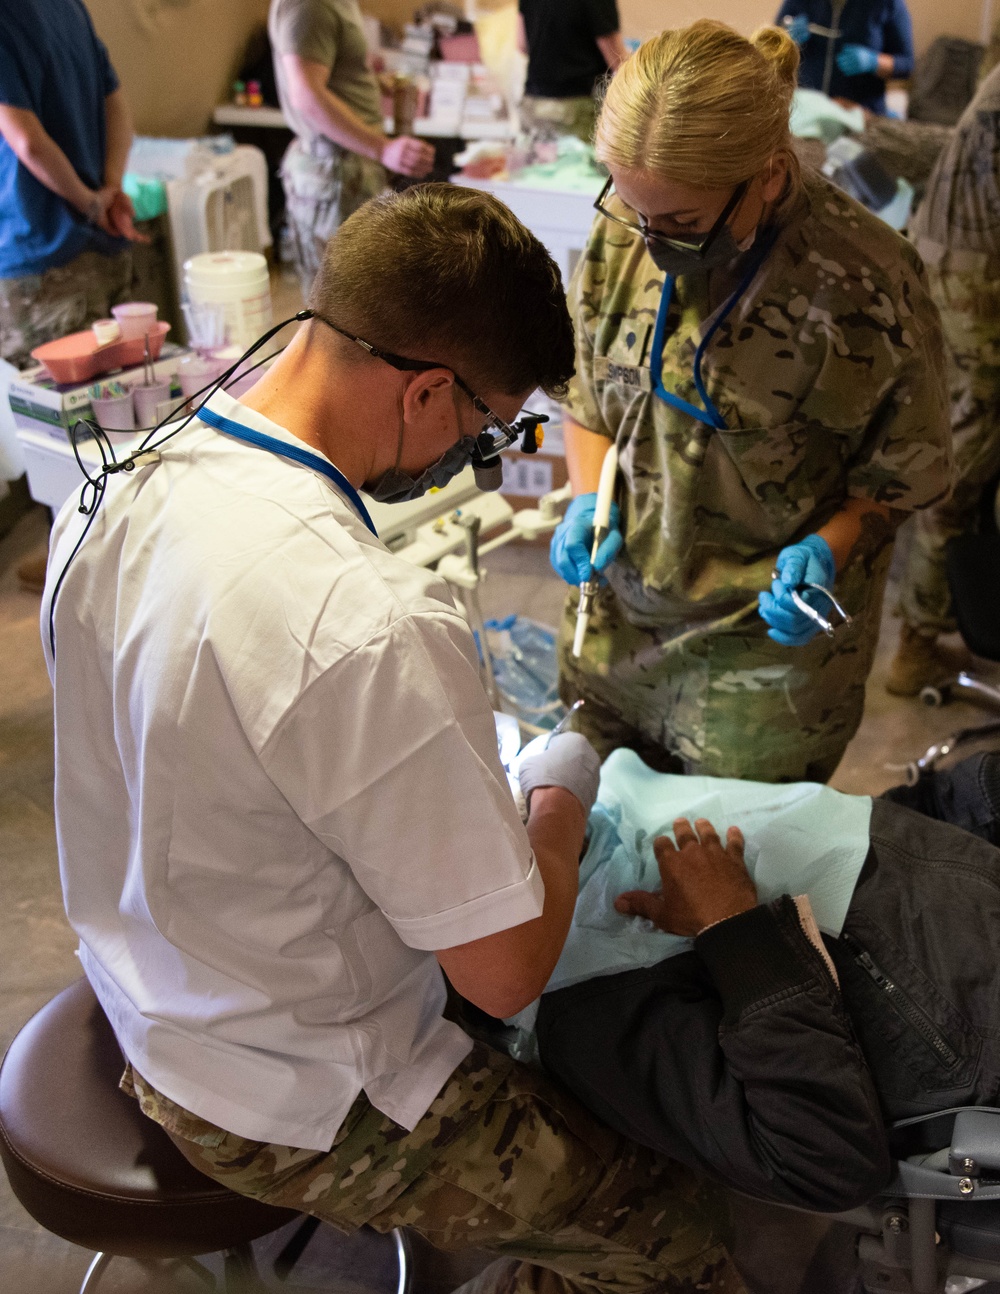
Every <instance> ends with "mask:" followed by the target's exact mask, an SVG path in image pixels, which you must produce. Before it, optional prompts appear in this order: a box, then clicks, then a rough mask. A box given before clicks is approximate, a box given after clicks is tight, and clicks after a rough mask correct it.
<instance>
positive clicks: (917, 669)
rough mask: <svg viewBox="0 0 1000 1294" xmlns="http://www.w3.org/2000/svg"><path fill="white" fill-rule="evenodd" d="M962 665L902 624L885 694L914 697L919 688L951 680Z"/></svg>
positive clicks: (948, 653) (934, 642)
mask: <svg viewBox="0 0 1000 1294" xmlns="http://www.w3.org/2000/svg"><path fill="white" fill-rule="evenodd" d="M964 663H965V662H963V661H960V660H959V659H958V657H957V655H956V654H955V653H954V652H951V651H948V650H947V649H946V648H942V647H939V646H938V644H937V641H936V639H935V638H928V637H926V636H925V635H924V634H921V633H918V632H917V630H916V629H913V628H911V627H910V626H909V625H908V624H906V623H905V622H904V624H903V627H902V629H901V630H900V634H899V646H898V647H897V648H896V654H895V656H894V657H893V658H892V664H891V665H890V666H889V676H888V678H887V679H886V681H885V690H886V691H887V692H891V693H892V695H893V696H917V695H919V693H920V691H921V689H922V688H925V687H930V686H932V685H936V684H939V683H944V682H945V681H946V680H947V679H950V678H954V677H955V675H956V674H957V673H958V671H959V670H960V669H962V668H963V666H964Z"/></svg>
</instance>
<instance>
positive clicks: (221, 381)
mask: <svg viewBox="0 0 1000 1294" xmlns="http://www.w3.org/2000/svg"><path fill="white" fill-rule="evenodd" d="M312 317H313V316H312V311H311V310H300V311H298V313H297V314H294V315H292V316H291V318H290V319H284V320H282V322H281V323H279V324H275V325H274V327H273V328H269V329H268V331H267V332H266V333H264V334H263V336H261V337H258V338H257V340H256V341H255V342H254V343H253V345H252V346H250V347H248V349H247V350H245V351H244V352H243V354H242V355H241V356H240V357H239V359H237V360H236V361H235V362H234V363H233V364H231V365H230V366H229V368H227V369H226V371H225V372H224V373H222V374H220V375H219V377H217V378H215V379H214V381H212V382H209V383H208V385H207V386H203V387H202V388H201V390H200V391H196V392H195V393H194V395H192V396H189V397H188V399H186V400H182V401H181V402H180V403H179V404H177V405H176V406H175V407H174V408H173V409H171V411H170V412H169V413H168V414H167V415H166V417H164V418H161V419H160V421H159V422H158V423H157V424H156V426H155V427H151V428H149V430H148V431H147V432H146V436H145V438H144V439H143V440H142V442H141V443H140V445H139V448H138V449H136V450H133V451H132V453H130V454H129V455H128V457H127V458H124V459H123V460H122V461H121V462H119V461H118V458H117V456H116V454H115V449H114V445H112V443H111V440H110V438H109V436H108V434H107V432H106V431H104V429H103V428H102V427H100V426H99V425H98V424H97V422H96V421H94V420H91V419H85V418H78V419H77V420H76V422H74V423H73V425H72V427H71V428H70V432H69V439H70V444H71V445H72V446H73V454H74V456H75V458H76V461H77V464H78V465H79V468H80V471H81V472H82V473H83V475H84V477H85V478H86V480H85V481H84V483H83V485H82V487H81V489H80V505H79V511H80V512H82V513H83V514H84V515H85V516H86V518H87V524H86V525H85V526H84V528H83V531H82V532H81V534H80V537H79V539H78V540H77V541H76V543H75V544H74V545H73V551H72V552H71V553H70V555H69V557H68V558H67V559H66V564H65V565H64V566H63V568H62V570H61V571H60V572H59V577H58V579H57V580H56V582H55V585H54V586H53V589H52V597H51V599H50V600H49V650H50V651H51V653H52V659H53V660H55V654H56V624H55V610H56V599H57V598H58V597H59V591H60V590H61V588H62V586H63V582H64V580H65V579H66V574H67V572H68V571H69V568H70V566H71V565H72V563H73V559H74V558H75V557H76V555H77V553H78V552H79V551H80V549H81V547H82V546H83V541H84V540H85V539H86V538H87V535H88V534H89V533H90V528H91V526H92V525H93V524H94V518H95V517H96V516H97V513H98V510H99V508H100V506H101V504H102V503H103V502H104V495H105V492H106V490H107V485H108V477H109V476H114V475H116V474H117V473H118V472H134V471H135V469H136V468H137V467H142V466H144V465H145V464H144V463H143V462H142V460H143V459H144V458H145V457H146V455H155V454H158V453H159V451H160V449H161V448H162V447H163V446H164V445H165V444H166V443H167V441H168V440H172V439H173V438H174V436H176V435H177V434H178V433H179V432H181V431H183V430H184V428H185V427H187V426H188V425H189V424H190V423H192V422H193V421H194V420H195V419H196V418H197V416H198V414H199V413H200V412H201V410H202V408H203V407H204V405H205V404H206V403H207V401H208V400H209V399H210V398H211V397H212V396H213V395H214V394H215V392H216V391H219V390H221V389H222V388H223V387H224V386H225V385H226V383H227V382H229V381H231V379H232V378H233V377H235V376H236V374H237V370H238V369H240V368H241V366H242V365H243V364H244V363H246V361H247V360H248V359H249V358H250V356H251V355H255V354H256V353H257V351H259V350H260V348H261V347H262V346H266V345H267V343H268V342H269V341H270V340H271V338H272V337H273V336H274V335H275V334H276V333H279V332H281V330H282V328H287V327H288V325H289V324H291V323H304V322H305V321H306V320H307V319H311V318H312ZM270 359H273V356H271V355H265V356H264V358H263V359H261V360H258V361H257V363H256V364H252V365H251V366H250V367H249V368H248V369H245V370H244V371H243V372H242V373H240V374H239V376H240V377H241V378H243V377H246V375H247V373H252V372H254V370H255V369H258V368H260V366H261V365H262V364H266V363H267V362H268V360H270ZM201 396H203V397H204V399H202V400H201V402H200V403H199V404H198V405H196V406H195V407H194V408H193V409H192V410H191V412H190V413H189V414H188V416H187V417H186V418H184V419H183V420H182V421H180V422H178V424H177V425H176V426H175V427H173V428H172V429H171V430H170V431H169V432H167V434H166V435H165V436H163V437H161V438H160V439H159V440H156V441H154V440H153V437H154V436H155V435H156V433H157V432H158V431H161V430H162V429H163V428H164V427H166V426H168V425H169V424H170V422H171V419H173V418H174V417H176V415H177V414H178V413H179V412H180V410H182V409H183V408H184V407H185V405H186V404H189V403H190V402H192V401H194V400H197V399H199V397H201ZM81 425H82V426H84V427H86V428H87V429H88V430H89V431H90V432H91V433H92V435H93V438H94V441H95V442H96V444H97V448H98V449H99V451H100V454H101V466H100V468H99V469H98V471H97V473H96V475H94V476H91V474H90V472H89V471H88V470H87V466H86V464H85V463H84V461H83V459H82V457H81V456H80V449H79V443H78V437H77V428H78V427H80V426H81ZM139 430H140V431H143V430H146V429H145V428H140V429H139ZM147 461H148V462H154V461H155V459H153V458H149V459H147Z"/></svg>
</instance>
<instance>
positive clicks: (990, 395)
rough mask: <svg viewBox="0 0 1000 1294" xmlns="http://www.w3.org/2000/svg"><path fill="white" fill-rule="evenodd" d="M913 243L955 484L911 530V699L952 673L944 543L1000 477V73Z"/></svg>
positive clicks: (973, 111)
mask: <svg viewBox="0 0 1000 1294" xmlns="http://www.w3.org/2000/svg"><path fill="white" fill-rule="evenodd" d="M911 237H912V238H913V240H914V242H915V244H916V247H917V251H918V252H919V253H920V255H921V256H922V258H923V260H924V263H925V265H926V266H927V274H928V278H929V280H930V287H931V294H932V296H933V297H934V300H935V302H936V303H937V305H938V307H939V308H940V311H941V322H942V325H943V328H944V336H945V342H946V347H947V357H948V386H949V396H950V400H951V427H952V433H953V437H954V450H955V467H956V476H957V480H956V483H955V491H954V494H953V495H952V496H951V498H950V499H948V500H947V501H944V502H942V503H940V504H938V505H937V506H936V507H934V508H932V509H930V510H929V511H928V512H925V513H921V514H920V515H919V516H918V517H917V518H916V519H915V523H914V526H913V529H912V535H911V548H910V552H909V556H908V561H907V566H906V570H905V573H904V576H903V584H902V588H901V590H900V610H901V611H902V614H903V621H904V624H903V631H902V634H901V637H900V645H899V650H898V652H897V654H896V657H895V659H894V661H893V663H892V668H891V670H890V674H889V679H888V682H887V687H888V689H889V691H890V692H896V693H898V694H900V695H903V696H914V695H916V693H917V692H919V691H920V689H921V688H922V687H923V686H924V685H925V684H928V683H935V682H939V681H940V680H941V679H942V678H943V677H945V676H946V675H947V674H949V673H952V672H953V671H954V664H953V662H951V661H949V659H948V657H947V656H946V655H945V654H944V653H943V652H941V651H940V650H939V649H938V648H937V647H936V645H935V639H936V638H937V636H938V634H942V633H950V632H952V631H953V630H954V628H955V621H954V618H953V616H952V612H951V595H950V593H949V590H948V580H947V574H946V571H945V546H946V544H947V542H948V540H949V539H951V538H953V537H954V536H956V535H960V534H963V533H965V532H966V531H968V530H969V529H970V528H972V526H973V525H974V524H975V517H976V512H977V510H978V508H979V505H980V501H981V498H982V492H983V487H984V486H985V485H986V484H987V483H988V482H990V481H992V480H994V479H995V478H996V476H997V474H998V473H1000V69H996V68H995V69H994V70H993V71H992V72H991V73H990V75H989V76H988V77H987V78H986V80H985V81H984V82H983V84H982V85H981V86H980V88H979V92H978V93H977V95H976V97H975V99H974V100H973V101H972V103H971V104H970V105H969V107H968V108H967V109H966V111H965V113H964V115H963V117H962V119H961V121H960V122H959V124H958V127H957V128H956V131H955V135H954V138H953V140H952V142H951V143H950V144H949V146H948V148H947V149H946V150H945V152H944V153H943V154H942V156H941V158H940V159H939V161H938V164H937V167H936V168H935V171H934V174H933V176H932V177H931V180H930V184H929V186H928V190H927V198H926V200H925V201H924V204H923V206H922V207H921V208H920V211H919V212H918V213H917V216H916V218H915V220H914V222H913V226H912V229H911Z"/></svg>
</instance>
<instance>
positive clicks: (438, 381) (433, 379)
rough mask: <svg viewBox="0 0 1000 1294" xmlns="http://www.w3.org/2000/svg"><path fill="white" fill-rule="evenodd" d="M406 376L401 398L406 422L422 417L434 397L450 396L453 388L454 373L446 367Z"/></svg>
mask: <svg viewBox="0 0 1000 1294" xmlns="http://www.w3.org/2000/svg"><path fill="white" fill-rule="evenodd" d="M407 377H408V381H407V382H406V385H405V386H404V388H403V398H402V405H403V417H404V418H405V419H406V421H407V422H413V421H415V420H417V419H418V418H421V417H423V416H424V415H425V414H426V413H427V410H428V408H429V407H430V405H432V404H433V403H434V401H435V400H436V399H438V398H439V397H440V396H441V395H448V396H449V398H450V397H451V393H452V392H453V391H454V389H455V374H454V373H452V372H451V370H450V369H447V368H430V369H427V370H426V371H425V372H422V373H414V374H412V376H411V375H409V374H408V375H407Z"/></svg>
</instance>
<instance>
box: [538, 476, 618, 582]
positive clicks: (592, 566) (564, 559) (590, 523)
mask: <svg viewBox="0 0 1000 1294" xmlns="http://www.w3.org/2000/svg"><path fill="white" fill-rule="evenodd" d="M596 512H597V492H596V491H595V492H594V493H593V494H579V495H577V497H576V498H575V499H574V500H573V502H572V503H571V504H570V505H569V507H568V508H567V509H566V515H565V517H563V519H562V521H561V522H560V523H559V525H558V526H557V527H556V530H555V533H554V534H553V536H552V544H551V546H550V548H549V561H550V562H551V563H552V567H553V569H554V570H555V572H556V574H557V575H561V576H562V578H563V579H564V580H565V581H566V583H567V584H586V583H587V581H588V580H589V579H591V578H592V576H593V574H594V572H595V571H597V572H600V571H603V570H604V568H605V567H606V566H608V565H610V564H611V562H613V561H614V559H615V558H616V557H617V555H618V550H619V549H620V548H621V546H622V532H621V513H620V512H619V509H618V504H617V503H612V504H611V513H610V516H609V518H608V525H607V534H606V536H605V537H604V539H603V541H602V542H601V543H600V545H599V546H598V548H597V552H596V553H594V551H593V548H594V516H595V514H596Z"/></svg>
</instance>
